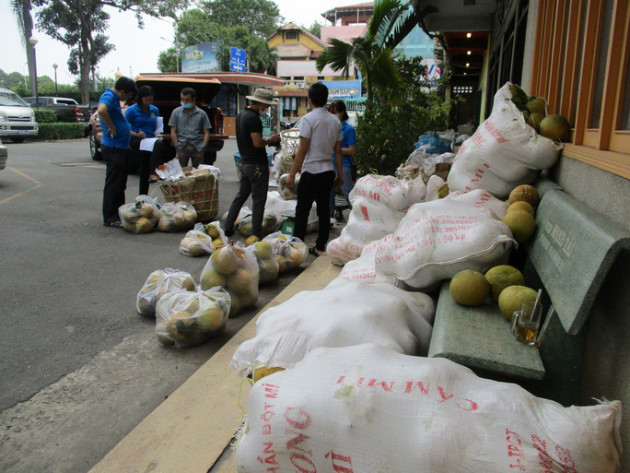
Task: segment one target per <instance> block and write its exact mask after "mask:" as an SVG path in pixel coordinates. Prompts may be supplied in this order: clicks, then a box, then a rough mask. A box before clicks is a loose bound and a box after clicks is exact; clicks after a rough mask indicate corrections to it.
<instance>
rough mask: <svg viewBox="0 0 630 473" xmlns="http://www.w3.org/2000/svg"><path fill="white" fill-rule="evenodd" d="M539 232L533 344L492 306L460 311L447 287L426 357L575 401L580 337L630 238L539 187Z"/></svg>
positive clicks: (532, 251)
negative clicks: (538, 315)
mask: <svg viewBox="0 0 630 473" xmlns="http://www.w3.org/2000/svg"><path fill="white" fill-rule="evenodd" d="M538 190H539V193H540V194H541V195H542V199H541V202H540V205H539V206H538V209H537V211H536V225H537V230H536V234H535V236H534V238H533V240H532V241H531V242H530V244H529V245H528V246H527V248H526V252H525V254H526V257H525V262H524V271H523V273H524V276H525V280H526V285H527V286H529V287H531V288H533V289H536V290H537V289H539V288H542V289H543V299H542V300H543V310H544V311H545V312H546V315H545V316H544V320H543V323H542V327H541V330H540V335H539V338H538V342H537V344H536V346H533V347H531V346H526V345H523V344H521V343H519V342H517V341H516V340H515V338H514V337H513V336H512V333H511V330H510V323H509V322H508V320H507V319H506V318H505V317H504V316H503V315H502V314H501V312H500V311H499V309H498V306H497V304H496V303H494V302H486V303H485V304H484V305H482V306H479V307H464V306H460V305H458V304H457V303H456V302H455V301H454V300H453V299H452V297H451V295H450V293H449V289H448V286H449V282H448V281H447V282H445V283H444V284H443V285H442V287H441V289H440V293H439V298H438V302H437V308H436V316H435V322H434V327H433V334H432V337H431V343H430V347H429V356H430V357H443V358H448V359H450V360H452V361H455V362H457V363H459V364H462V365H464V366H467V367H469V368H471V369H473V370H475V371H476V372H478V374H480V375H482V376H490V377H497V378H500V379H504V378H508V379H510V378H516V379H517V380H520V381H524V382H525V383H527V382H528V380H529V381H531V382H532V385H533V386H537V387H538V388H539V389H541V391H540V395H547V397H553V398H554V399H556V400H557V401H559V402H563V403H565V404H570V403H572V402H574V401H575V400H576V397H575V396H576V395H577V384H578V383H579V378H580V372H581V358H582V352H583V346H584V336H585V331H584V330H582V329H583V327H584V325H585V324H586V322H587V320H588V316H589V314H590V312H591V308H592V306H593V302H594V300H595V298H596V296H597V294H598V292H599V289H600V287H601V286H602V283H603V282H604V280H605V278H606V275H607V273H608V271H609V269H610V268H611V266H612V264H613V263H614V261H615V259H616V257H617V255H618V254H619V252H620V251H621V250H622V249H624V248H625V249H627V248H630V235H628V233H627V232H625V231H624V230H621V229H619V228H618V227H616V226H615V225H613V224H612V223H611V222H609V221H608V220H606V219H604V218H603V217H602V216H601V215H599V214H597V213H596V212H594V211H593V210H591V209H589V208H588V207H586V206H585V205H584V204H581V203H580V202H578V201H576V200H575V199H573V198H572V197H571V196H569V195H567V194H566V193H564V192H563V191H562V190H560V188H559V187H558V186H557V185H555V184H554V183H552V182H551V181H541V182H540V183H539V185H538Z"/></svg>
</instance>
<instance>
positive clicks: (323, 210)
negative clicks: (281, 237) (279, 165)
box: [293, 171, 335, 251]
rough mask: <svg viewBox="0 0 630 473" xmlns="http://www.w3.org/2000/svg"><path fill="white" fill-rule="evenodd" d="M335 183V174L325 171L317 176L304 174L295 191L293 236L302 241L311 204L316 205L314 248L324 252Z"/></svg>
mask: <svg viewBox="0 0 630 473" xmlns="http://www.w3.org/2000/svg"><path fill="white" fill-rule="evenodd" d="M334 183H335V172H334V171H326V172H322V173H319V174H311V173H308V172H304V173H302V174H301V175H300V185H299V186H298V190H297V206H296V207H295V229H294V231H293V236H296V237H298V238H299V239H300V240H302V241H304V238H305V237H306V225H307V224H308V214H309V212H310V211H311V207H312V206H313V202H315V204H316V205H317V218H318V220H319V231H318V232H317V241H316V242H315V248H317V249H318V250H320V251H325V250H326V243H328V236H329V235H330V192H331V191H332V188H333V185H334Z"/></svg>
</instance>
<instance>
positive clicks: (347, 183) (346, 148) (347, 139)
mask: <svg viewBox="0 0 630 473" xmlns="http://www.w3.org/2000/svg"><path fill="white" fill-rule="evenodd" d="M328 111H329V112H330V113H332V114H333V115H335V116H336V117H337V118H338V119H339V121H340V122H341V134H342V135H343V138H342V140H341V155H342V157H343V170H342V173H341V175H342V177H343V185H342V186H341V189H340V190H341V193H342V194H343V196H344V197H345V198H346V201H347V202H348V205H349V206H350V208H352V204H351V203H350V197H349V196H350V191H351V190H352V188H353V187H354V180H353V179H352V164H353V163H352V157H353V156H354V154H355V153H356V151H357V132H356V131H355V129H354V128H353V126H352V125H350V123H348V112H347V111H346V103H345V102H344V101H343V100H335V101H333V102H332V103H331V104H330V105H329V106H328ZM333 164H334V162H333ZM335 173H336V174H337V175H338V174H339V170H338V169H337V166H336V165H335ZM335 192H336V189H335V188H333V190H332V192H331V193H330V223H331V225H332V224H334V223H335V218H334V216H335Z"/></svg>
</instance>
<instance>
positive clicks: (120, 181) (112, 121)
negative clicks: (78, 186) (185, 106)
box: [98, 77, 138, 228]
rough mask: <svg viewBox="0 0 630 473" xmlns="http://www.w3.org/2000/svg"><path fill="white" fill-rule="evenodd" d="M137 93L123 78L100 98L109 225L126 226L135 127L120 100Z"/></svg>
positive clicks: (105, 208)
mask: <svg viewBox="0 0 630 473" xmlns="http://www.w3.org/2000/svg"><path fill="white" fill-rule="evenodd" d="M137 92H138V88H137V87H136V83H135V82H134V81H133V79H130V78H129V77H121V78H120V79H118V80H117V81H116V83H115V84H114V87H113V88H111V89H106V90H105V92H103V94H102V95H101V98H100V99H99V101H98V116H99V119H100V121H101V129H102V130H103V138H102V139H101V153H102V155H103V161H105V164H106V170H105V187H104V188H103V225H105V226H106V227H118V228H120V227H122V224H121V223H120V218H119V217H118V207H120V206H121V205H123V204H124V203H125V189H126V187H127V161H128V159H129V156H128V155H129V139H130V137H131V127H130V126H129V123H128V122H127V120H125V117H124V115H123V113H122V110H121V108H120V102H121V101H122V102H125V101H127V100H129V99H130V98H132V97H134V96H135V95H136V93H137Z"/></svg>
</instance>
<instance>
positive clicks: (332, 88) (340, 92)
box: [321, 80, 361, 99]
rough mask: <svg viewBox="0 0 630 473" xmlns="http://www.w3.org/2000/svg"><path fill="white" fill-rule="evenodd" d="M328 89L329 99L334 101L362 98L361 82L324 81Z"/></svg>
mask: <svg viewBox="0 0 630 473" xmlns="http://www.w3.org/2000/svg"><path fill="white" fill-rule="evenodd" d="M321 82H322V83H323V84H324V85H325V86H326V87H328V97H330V98H333V99H349V98H357V97H361V81H360V80H323V81H321Z"/></svg>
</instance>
